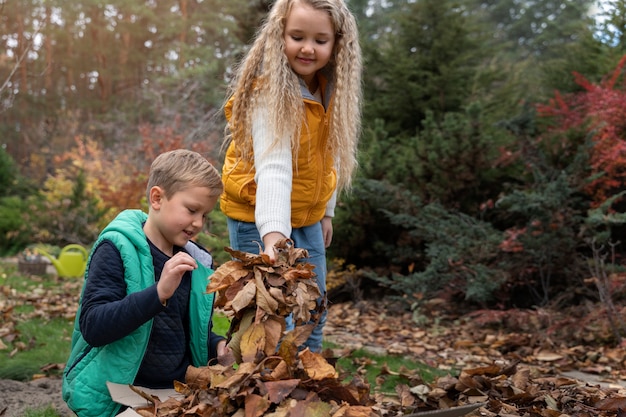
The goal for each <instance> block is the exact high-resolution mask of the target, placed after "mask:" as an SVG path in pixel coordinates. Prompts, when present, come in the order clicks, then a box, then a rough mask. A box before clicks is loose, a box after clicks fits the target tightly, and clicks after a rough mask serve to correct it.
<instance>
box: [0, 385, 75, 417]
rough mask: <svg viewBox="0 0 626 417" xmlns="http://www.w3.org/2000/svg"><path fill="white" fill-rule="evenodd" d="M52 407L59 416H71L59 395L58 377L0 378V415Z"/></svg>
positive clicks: (11, 416)
mask: <svg viewBox="0 0 626 417" xmlns="http://www.w3.org/2000/svg"><path fill="white" fill-rule="evenodd" d="M48 406H51V407H53V408H54V409H55V410H56V411H57V413H59V415H61V416H64V417H65V416H68V417H69V416H73V415H74V413H72V412H71V411H70V409H69V408H68V407H67V405H66V404H65V402H64V401H63V398H62V397H61V379H60V378H41V379H37V380H34V381H29V382H20V381H13V380H10V379H0V416H2V417H22V416H23V415H24V413H25V412H26V410H34V409H42V408H43V409H45V408H46V407H48Z"/></svg>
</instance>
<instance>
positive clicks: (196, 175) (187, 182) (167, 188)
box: [146, 149, 224, 200]
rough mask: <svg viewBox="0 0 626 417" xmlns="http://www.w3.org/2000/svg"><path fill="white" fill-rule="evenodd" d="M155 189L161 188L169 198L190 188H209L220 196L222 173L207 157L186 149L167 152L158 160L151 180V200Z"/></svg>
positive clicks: (151, 169) (149, 181)
mask: <svg viewBox="0 0 626 417" xmlns="http://www.w3.org/2000/svg"><path fill="white" fill-rule="evenodd" d="M154 186H158V187H161V188H162V189H163V192H164V193H165V196H166V197H167V198H171V197H172V195H174V194H175V193H177V192H179V191H183V190H185V189H187V188H190V187H206V188H209V189H210V190H211V195H217V196H219V195H221V194H222V192H223V191H224V183H223V182H222V178H221V176H220V173H219V171H218V170H217V169H216V168H215V167H214V166H213V165H212V164H211V163H210V162H209V161H208V160H207V159H206V158H205V157H203V156H202V155H200V154H199V153H197V152H193V151H189V150H186V149H176V150H173V151H169V152H164V153H162V154H160V155H159V156H157V157H156V158H155V160H154V161H153V162H152V165H151V166H150V176H149V177H148V187H147V189H146V194H147V197H148V200H150V189H151V188H152V187H154Z"/></svg>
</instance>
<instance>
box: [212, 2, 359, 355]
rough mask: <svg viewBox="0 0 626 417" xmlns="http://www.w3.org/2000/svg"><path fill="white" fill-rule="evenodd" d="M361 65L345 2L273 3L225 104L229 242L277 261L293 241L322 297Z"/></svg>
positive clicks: (347, 172)
mask: <svg viewBox="0 0 626 417" xmlns="http://www.w3.org/2000/svg"><path fill="white" fill-rule="evenodd" d="M361 70H362V64H361V50H360V46H359V40H358V31H357V26H356V21H355V19H354V17H353V16H352V14H351V13H350V11H349V10H348V8H347V6H346V4H345V2H344V0H277V1H276V2H275V3H274V5H273V7H272V9H271V11H270V13H269V16H268V18H267V20H266V22H265V24H264V25H263V26H262V27H261V29H260V31H259V32H258V33H257V36H256V39H255V41H254V43H253V45H252V47H251V49H250V50H249V52H248V53H247V55H246V56H245V57H244V59H243V61H242V62H241V64H240V66H239V67H238V71H237V72H236V75H235V78H234V79H233V82H232V84H231V88H230V98H229V100H228V101H227V103H226V105H225V114H226V118H227V119H228V122H229V123H228V126H227V135H226V140H227V142H226V143H227V144H228V148H227V151H226V158H225V161H224V167H223V172H222V178H223V180H224V183H225V193H224V195H223V196H222V200H221V202H220V208H221V210H222V211H223V212H224V213H225V214H226V215H227V216H228V229H229V234H230V243H231V246H232V247H233V248H234V249H237V250H243V251H246V252H252V253H258V251H259V250H262V251H263V252H264V253H265V254H267V255H268V256H269V257H270V259H271V260H272V261H273V260H275V256H276V255H275V253H274V244H275V243H276V242H277V241H278V240H280V239H282V238H285V237H289V238H291V239H292V240H293V242H294V244H295V245H296V246H297V247H300V248H304V249H307V250H308V252H309V256H310V257H309V259H308V260H307V262H309V263H311V264H313V265H315V270H314V272H315V273H316V274H317V277H316V279H317V281H318V286H319V289H320V292H321V293H322V298H321V299H320V300H319V303H324V302H325V295H326V258H325V256H326V248H327V247H328V246H329V245H330V243H331V240H332V233H333V230H332V217H333V216H334V209H335V202H336V197H337V192H338V191H340V190H342V189H347V188H349V187H350V183H351V179H352V174H353V171H354V169H355V167H356V149H357V142H358V137H359V129H360V120H361V113H360V106H361ZM259 246H260V248H259ZM324 310H325V309H324ZM325 321H326V313H325V312H324V313H323V314H322V316H321V317H320V320H319V322H318V325H317V326H316V328H315V330H314V331H313V332H312V334H311V336H310V338H309V340H308V341H307V342H306V343H305V346H308V347H309V348H310V349H311V351H314V352H319V351H321V348H322V329H323V326H324V323H325Z"/></svg>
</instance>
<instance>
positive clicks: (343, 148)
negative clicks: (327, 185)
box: [226, 0, 362, 189]
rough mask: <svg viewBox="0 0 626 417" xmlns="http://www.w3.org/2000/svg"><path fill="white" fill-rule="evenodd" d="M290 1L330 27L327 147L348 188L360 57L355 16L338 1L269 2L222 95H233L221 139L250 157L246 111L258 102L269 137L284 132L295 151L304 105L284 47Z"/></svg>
mask: <svg viewBox="0 0 626 417" xmlns="http://www.w3.org/2000/svg"><path fill="white" fill-rule="evenodd" d="M296 3H300V4H307V5H310V6H312V7H313V8H314V9H316V10H323V11H326V12H328V14H329V15H330V19H331V22H332V25H333V28H334V30H335V45H334V50H333V54H332V57H331V59H330V61H329V63H328V64H327V66H326V68H324V71H328V72H329V73H330V75H331V79H332V80H333V82H334V91H333V99H332V109H333V110H332V116H331V120H330V124H329V127H330V129H329V138H328V147H329V151H330V152H331V153H332V155H333V156H334V158H335V166H336V169H337V173H338V188H339V189H345V188H350V185H351V182H352V175H353V172H354V170H355V168H356V166H357V160H356V151H357V144H358V140H359V135H360V127H361V99H362V86H361V72H362V58H361V47H360V45H359V35H358V29H357V25H356V20H355V18H354V16H353V15H352V14H351V13H350V11H349V10H348V8H347V6H346V4H345V1H344V0H277V1H276V2H275V3H274V5H273V6H272V9H271V11H270V13H269V14H268V16H267V18H266V20H265V22H264V24H263V25H262V26H261V27H260V29H259V30H258V32H257V34H256V37H255V39H254V42H253V44H252V46H251V48H250V50H249V51H248V53H247V54H246V56H245V57H244V58H243V60H242V61H241V62H240V63H239V65H238V66H237V68H236V73H235V74H236V75H235V78H234V79H233V81H232V82H231V84H230V87H229V92H228V96H229V98H232V99H233V105H232V115H231V118H230V123H229V126H227V128H226V143H230V141H231V140H234V141H235V142H236V145H237V149H238V152H239V154H240V157H241V158H242V159H244V160H246V161H251V160H252V158H253V157H252V136H251V115H252V113H253V110H254V108H255V106H256V104H257V103H259V104H262V105H263V106H265V107H267V110H268V114H269V120H268V123H269V128H270V131H271V132H272V133H273V138H274V141H278V140H279V139H280V138H286V137H289V138H291V146H292V149H293V150H294V151H295V152H297V149H298V146H299V139H300V133H301V130H302V129H303V126H302V125H303V120H305V116H304V104H303V101H302V94H301V91H300V82H299V77H298V75H297V74H296V73H295V72H294V71H293V70H292V68H291V66H290V65H289V62H288V60H287V57H286V55H285V52H284V48H285V41H284V29H285V24H286V20H287V16H288V15H289V12H290V11H291V8H292V7H293V5H294V4H296ZM305 128H306V127H305Z"/></svg>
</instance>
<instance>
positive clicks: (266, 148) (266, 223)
mask: <svg viewBox="0 0 626 417" xmlns="http://www.w3.org/2000/svg"><path fill="white" fill-rule="evenodd" d="M267 120H268V115H267V109H266V108H257V110H255V111H254V113H253V114H252V140H253V145H252V146H253V151H254V167H255V170H256V174H255V177H254V180H255V181H256V183H257V189H256V208H255V212H254V219H255V223H256V226H257V229H258V230H259V234H260V235H261V238H263V236H265V235H266V234H268V233H269V232H280V233H282V234H283V235H285V236H286V237H289V236H290V235H291V190H292V180H293V170H292V154H291V141H290V140H289V138H282V139H281V140H280V142H279V143H277V144H272V143H273V142H274V138H273V137H271V135H270V132H269V126H268V123H267Z"/></svg>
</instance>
